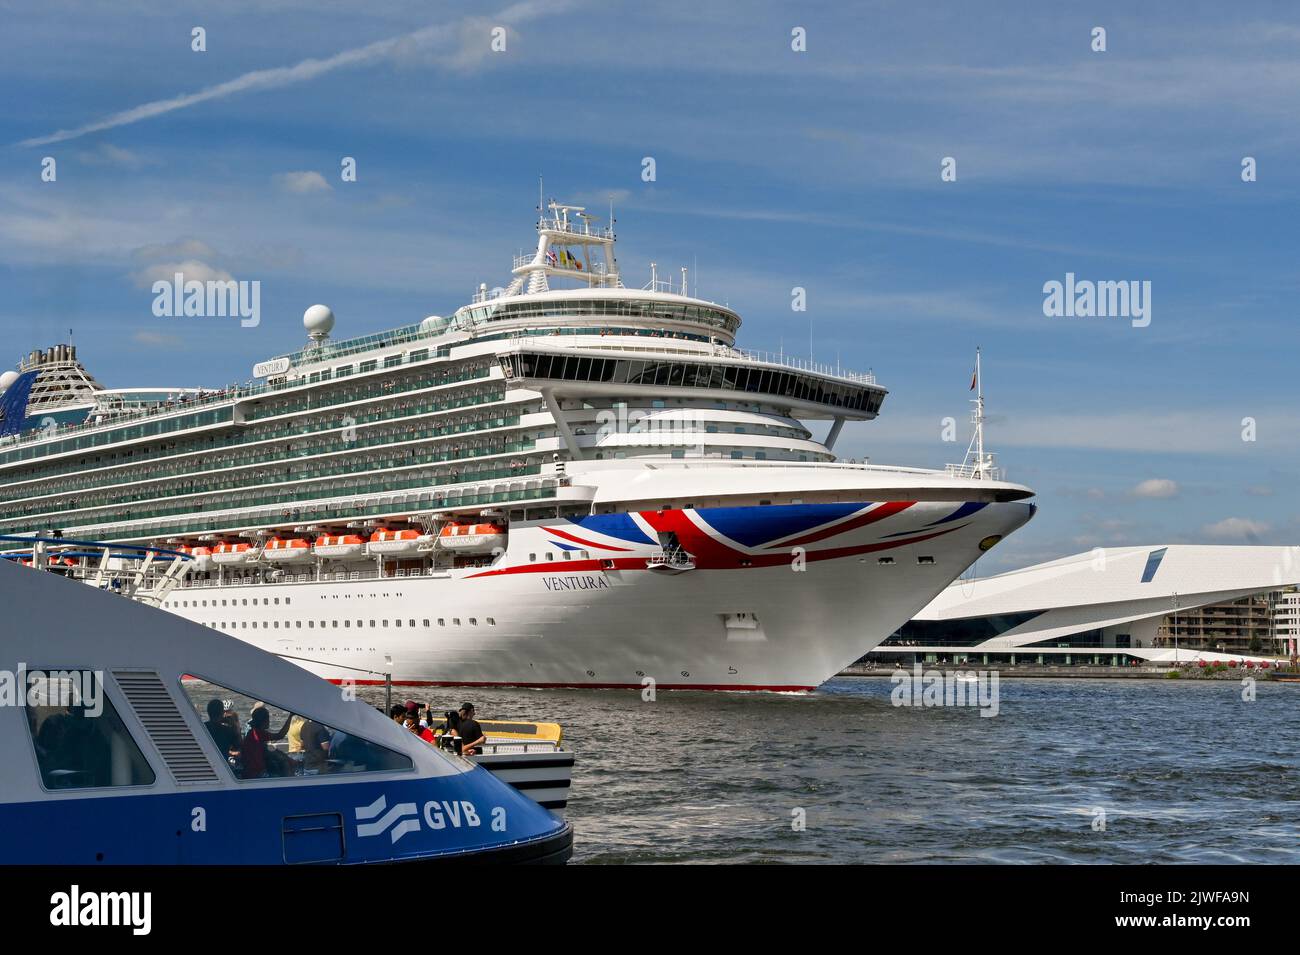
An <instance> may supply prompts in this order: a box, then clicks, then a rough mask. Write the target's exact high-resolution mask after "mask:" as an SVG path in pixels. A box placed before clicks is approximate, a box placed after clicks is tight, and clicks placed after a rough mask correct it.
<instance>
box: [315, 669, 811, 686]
mask: <svg viewBox="0 0 1300 955" xmlns="http://www.w3.org/2000/svg"><path fill="white" fill-rule="evenodd" d="M325 665H326V666H328V664H325ZM328 682H330V683H334V684H342V683H343V682H344V681H343V680H333V679H331V680H329V681H328ZM348 682H349V683H351V684H353V685H355V686H384V685H385V684H384V681H383V680H349V681H348ZM391 685H392V686H473V687H519V688H521V689H525V690H644V689H645V687H646V685H645V684H644V683H514V682H511V681H487V682H479V681H475V682H470V683H467V682H464V681H456V680H452V681H446V680H394V681H393V682H392V684H391ZM654 686H655V689H656V690H711V691H715V692H719V693H725V692H727V691H729V690H731V691H735V692H740V693H756V692H767V693H806V692H808V691H810V690H815V689H817V687H815V686H793V685H790V686H787V685H772V686H765V685H763V684H759V683H753V684H750V683H737V684H730V683H704V684H699V683H656V684H655V685H654Z"/></svg>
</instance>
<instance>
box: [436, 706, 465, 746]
mask: <svg viewBox="0 0 1300 955" xmlns="http://www.w3.org/2000/svg"><path fill="white" fill-rule="evenodd" d="M433 735H434V736H435V737H436V738H437V740H438V745H439V746H441V747H442V748H443V749H449V750H451V751H453V752H456V753H459V752H460V714H459V713H457V712H456V711H455V710H448V711H447V712H446V713H444V714H443V719H442V722H441V723H440V724H438V725H437V726H435V727H434V729H433Z"/></svg>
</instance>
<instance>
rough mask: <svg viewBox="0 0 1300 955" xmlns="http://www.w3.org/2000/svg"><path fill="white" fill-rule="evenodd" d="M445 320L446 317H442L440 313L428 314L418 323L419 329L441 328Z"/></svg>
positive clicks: (443, 326)
mask: <svg viewBox="0 0 1300 955" xmlns="http://www.w3.org/2000/svg"><path fill="white" fill-rule="evenodd" d="M447 322H448V319H445V318H443V317H442V316H441V315H430V316H429V317H428V318H426V319H425V320H424V321H422V322H421V323H420V331H422V332H436V331H439V330H440V329H442V328H445V327H446V325H447Z"/></svg>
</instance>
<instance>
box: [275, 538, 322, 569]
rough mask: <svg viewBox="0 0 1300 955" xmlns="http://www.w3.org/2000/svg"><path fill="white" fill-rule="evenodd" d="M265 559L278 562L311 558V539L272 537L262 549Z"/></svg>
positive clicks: (283, 562) (284, 562) (291, 561)
mask: <svg viewBox="0 0 1300 955" xmlns="http://www.w3.org/2000/svg"><path fill="white" fill-rule="evenodd" d="M264 554H265V556H266V559H267V560H273V561H275V562H276V563H279V564H287V563H293V562H295V561H301V560H311V556H312V554H311V541H309V540H307V539H306V538H303V537H272V538H271V539H270V540H269V541H267V542H266V550H265V551H264Z"/></svg>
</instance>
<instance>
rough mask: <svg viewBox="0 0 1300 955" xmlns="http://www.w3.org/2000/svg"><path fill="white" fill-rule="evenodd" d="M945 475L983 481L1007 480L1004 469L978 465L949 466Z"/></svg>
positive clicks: (946, 466)
mask: <svg viewBox="0 0 1300 955" xmlns="http://www.w3.org/2000/svg"><path fill="white" fill-rule="evenodd" d="M943 473H944V474H947V475H948V476H949V477H959V478H972V479H974V480H977V481H979V480H983V481H1002V480H1005V477H1006V472H1005V471H1004V470H1003V469H1002V468H994V467H980V466H979V465H978V464H948V465H945V466H944V469H943Z"/></svg>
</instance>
